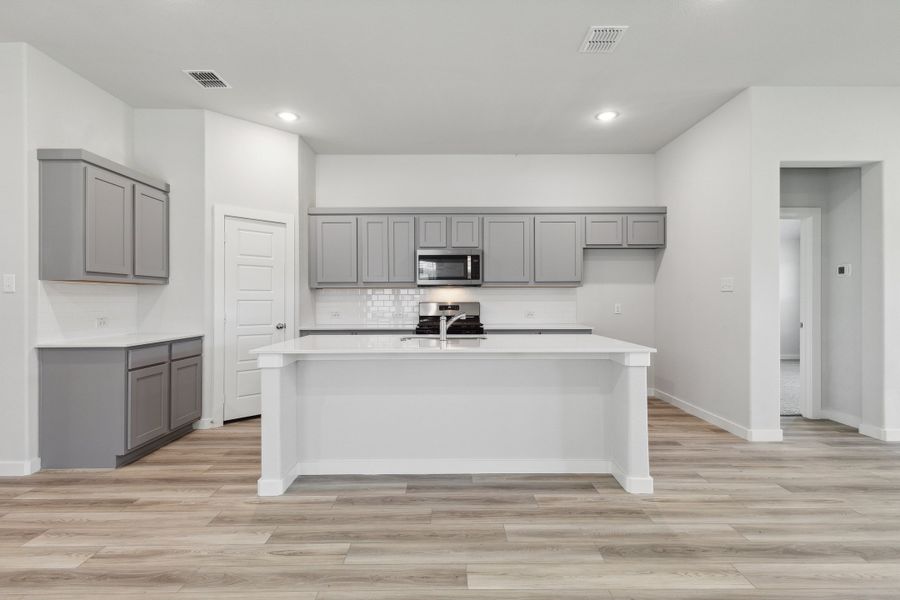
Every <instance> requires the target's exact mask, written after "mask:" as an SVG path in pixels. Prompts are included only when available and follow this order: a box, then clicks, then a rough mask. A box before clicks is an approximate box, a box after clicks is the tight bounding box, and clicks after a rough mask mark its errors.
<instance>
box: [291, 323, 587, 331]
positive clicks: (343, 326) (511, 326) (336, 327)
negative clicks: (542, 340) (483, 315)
mask: <svg viewBox="0 0 900 600" xmlns="http://www.w3.org/2000/svg"><path fill="white" fill-rule="evenodd" d="M415 328H416V323H400V324H397V325H388V324H378V323H358V324H354V323H335V324H333V325H304V326H301V327H300V328H299V329H300V330H301V331H365V330H372V331H398V330H409V331H412V330H414V329H415ZM484 328H485V329H486V330H487V331H503V330H523V331H528V330H535V331H536V330H538V329H555V330H558V331H567V330H580V329H586V330H591V331H592V330H593V327H591V326H590V325H582V324H581V323H534V322H531V323H485V324H484Z"/></svg>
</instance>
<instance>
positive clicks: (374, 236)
mask: <svg viewBox="0 0 900 600" xmlns="http://www.w3.org/2000/svg"><path fill="white" fill-rule="evenodd" d="M359 246H360V247H359V264H360V265H361V266H362V282H363V283H386V282H387V281H388V276H389V274H388V218H387V217H359Z"/></svg>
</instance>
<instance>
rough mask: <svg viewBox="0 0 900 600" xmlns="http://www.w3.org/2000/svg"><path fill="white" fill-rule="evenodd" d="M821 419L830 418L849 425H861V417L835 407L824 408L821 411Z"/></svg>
mask: <svg viewBox="0 0 900 600" xmlns="http://www.w3.org/2000/svg"><path fill="white" fill-rule="evenodd" d="M819 418H820V419H828V420H829V421H834V422H835V423H841V424H842V425H847V426H848V427H857V428H858V427H859V425H860V418H859V417H858V416H856V415H851V414H849V413H845V412H842V411H839V410H834V409H833V408H823V409H822V410H820V411H819Z"/></svg>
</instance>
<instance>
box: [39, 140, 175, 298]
mask: <svg viewBox="0 0 900 600" xmlns="http://www.w3.org/2000/svg"><path fill="white" fill-rule="evenodd" d="M38 160H39V161H40V206H41V208H40V278H41V279H47V280H55V281H93V282H115V283H141V284H148V283H150V284H152V283H156V284H159V283H168V280H169V185H168V184H167V183H165V182H162V181H159V180H158V179H156V178H154V177H149V176H147V175H143V174H142V173H138V172H137V171H134V170H132V169H129V168H128V167H125V166H123V165H120V164H117V163H114V162H112V161H110V160H107V159H105V158H102V157H100V156H97V155H95V154H91V153H90V152H87V151H85V150H38Z"/></svg>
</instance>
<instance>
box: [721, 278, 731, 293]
mask: <svg viewBox="0 0 900 600" xmlns="http://www.w3.org/2000/svg"><path fill="white" fill-rule="evenodd" d="M719 291H720V292H733V291H734V277H723V278H722V279H720V280H719Z"/></svg>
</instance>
